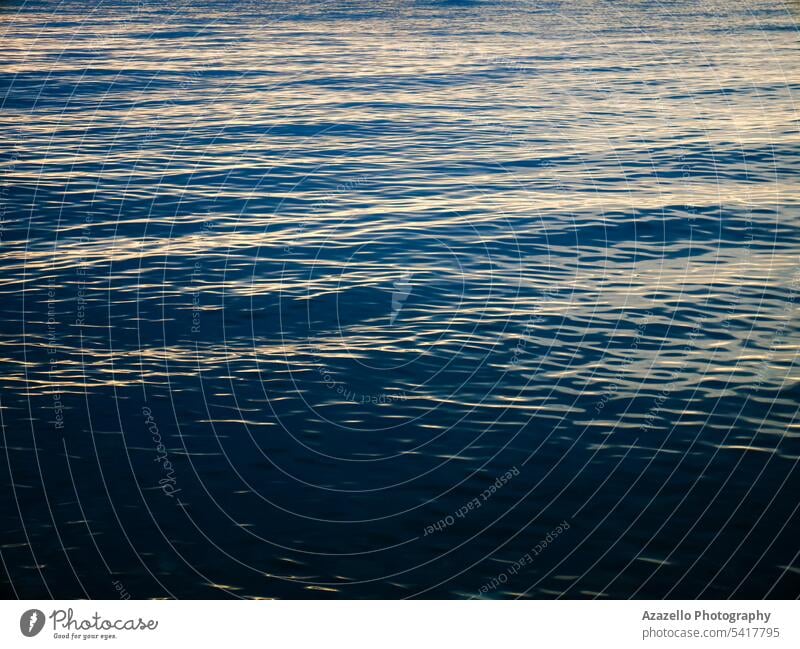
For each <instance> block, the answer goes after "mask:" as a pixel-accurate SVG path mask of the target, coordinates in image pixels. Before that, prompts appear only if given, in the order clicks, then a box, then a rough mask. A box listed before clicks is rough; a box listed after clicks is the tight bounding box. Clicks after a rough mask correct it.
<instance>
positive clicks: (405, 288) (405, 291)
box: [389, 273, 411, 324]
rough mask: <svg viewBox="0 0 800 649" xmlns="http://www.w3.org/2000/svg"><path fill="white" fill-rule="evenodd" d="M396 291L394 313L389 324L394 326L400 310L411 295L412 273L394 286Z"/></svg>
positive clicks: (393, 300) (394, 292) (407, 274)
mask: <svg viewBox="0 0 800 649" xmlns="http://www.w3.org/2000/svg"><path fill="white" fill-rule="evenodd" d="M392 286H393V288H394V290H393V291H392V313H391V315H390V316H389V324H394V321H395V320H396V319H397V315H398V314H399V313H400V309H402V308H403V304H405V301H406V300H407V299H408V296H409V294H410V293H411V273H406V274H405V275H403V276H402V277H401V278H400V279H397V280H395V281H394V282H393V284H392Z"/></svg>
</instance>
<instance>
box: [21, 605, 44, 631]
mask: <svg viewBox="0 0 800 649" xmlns="http://www.w3.org/2000/svg"><path fill="white" fill-rule="evenodd" d="M43 627H44V613H42V612H41V611H40V610H39V609H38V608H32V609H30V610H29V611H25V612H24V613H23V614H22V617H21V618H19V630H20V631H22V635H24V636H25V637H26V638H32V637H33V636H35V635H36V634H37V633H39V631H41V630H42V628H43Z"/></svg>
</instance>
